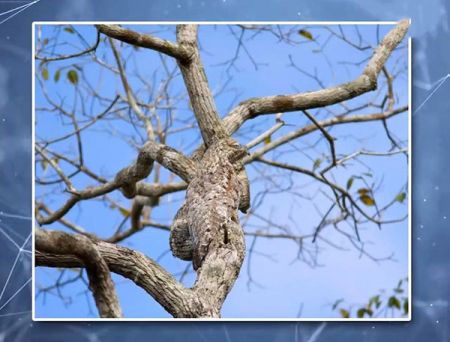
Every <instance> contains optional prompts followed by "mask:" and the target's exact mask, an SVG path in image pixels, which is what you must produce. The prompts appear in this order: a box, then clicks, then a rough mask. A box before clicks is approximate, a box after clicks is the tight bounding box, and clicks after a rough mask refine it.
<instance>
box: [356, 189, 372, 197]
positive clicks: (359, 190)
mask: <svg viewBox="0 0 450 342" xmlns="http://www.w3.org/2000/svg"><path fill="white" fill-rule="evenodd" d="M369 192H370V190H369V189H366V188H361V189H358V194H360V195H366V194H368V193H369Z"/></svg>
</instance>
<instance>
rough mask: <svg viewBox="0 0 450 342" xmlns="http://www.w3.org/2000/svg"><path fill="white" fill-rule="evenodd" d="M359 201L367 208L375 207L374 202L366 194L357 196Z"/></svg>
mask: <svg viewBox="0 0 450 342" xmlns="http://www.w3.org/2000/svg"><path fill="white" fill-rule="evenodd" d="M359 199H360V200H361V202H363V203H364V204H365V205H367V206H368V207H370V206H373V205H375V200H374V199H373V198H372V197H370V196H369V195H367V194H364V195H361V196H359Z"/></svg>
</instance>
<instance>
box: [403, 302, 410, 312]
mask: <svg viewBox="0 0 450 342" xmlns="http://www.w3.org/2000/svg"><path fill="white" fill-rule="evenodd" d="M408 312H409V301H408V298H406V299H405V301H404V302H403V313H404V314H405V315H407V314H408Z"/></svg>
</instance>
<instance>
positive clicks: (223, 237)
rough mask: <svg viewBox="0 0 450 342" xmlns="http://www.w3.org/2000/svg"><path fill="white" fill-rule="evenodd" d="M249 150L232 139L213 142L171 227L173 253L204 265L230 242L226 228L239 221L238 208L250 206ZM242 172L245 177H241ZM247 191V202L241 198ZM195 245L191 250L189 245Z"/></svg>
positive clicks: (194, 264) (197, 266)
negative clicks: (214, 250) (246, 159)
mask: <svg viewBox="0 0 450 342" xmlns="http://www.w3.org/2000/svg"><path fill="white" fill-rule="evenodd" d="M245 155H247V151H246V149H245V148H244V147H243V146H241V145H239V144H238V143H237V142H235V141H234V140H233V139H231V138H228V139H222V140H219V141H217V142H214V143H213V144H212V145H211V146H210V147H209V148H208V149H207V150H206V152H205V153H204V155H203V156H202V158H201V160H200V161H199V164H198V172H197V175H196V177H194V178H193V179H192V181H191V182H190V183H189V185H188V188H187V193H186V202H185V204H184V205H183V206H182V207H181V208H180V210H179V211H178V213H177V215H176V217H175V220H174V223H173V225H172V228H171V237H170V245H171V249H172V253H173V254H174V255H175V256H177V257H179V258H181V259H183V260H190V259H192V260H193V266H194V269H198V268H200V267H201V265H202V263H203V261H204V259H205V258H206V256H207V255H208V251H209V250H210V248H213V247H214V246H215V245H217V244H224V243H228V241H227V240H228V237H227V235H228V231H227V227H229V225H231V224H236V223H237V222H238V213H237V210H238V208H240V207H241V208H242V207H244V208H245V209H247V208H248V199H249V196H248V195H247V194H245V193H248V182H246V181H245V180H243V179H244V178H245V179H246V176H245V169H244V167H243V165H242V158H243V157H244V156H245ZM242 175H243V176H242ZM243 194H245V198H244V200H245V203H244V205H242V204H241V199H242V197H243ZM189 246H192V253H189V252H188V247H189Z"/></svg>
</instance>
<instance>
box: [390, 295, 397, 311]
mask: <svg viewBox="0 0 450 342" xmlns="http://www.w3.org/2000/svg"><path fill="white" fill-rule="evenodd" d="M388 307H389V308H397V309H399V310H400V301H399V300H398V299H397V297H395V296H391V297H389V300H388Z"/></svg>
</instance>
